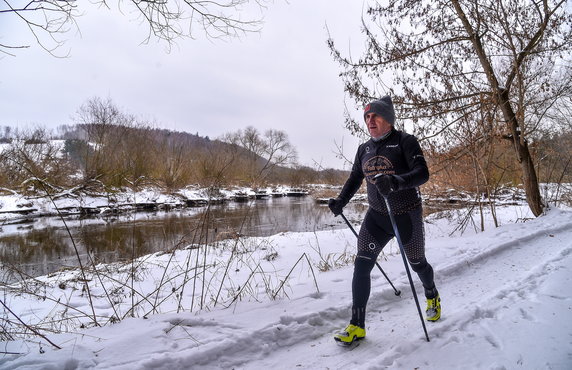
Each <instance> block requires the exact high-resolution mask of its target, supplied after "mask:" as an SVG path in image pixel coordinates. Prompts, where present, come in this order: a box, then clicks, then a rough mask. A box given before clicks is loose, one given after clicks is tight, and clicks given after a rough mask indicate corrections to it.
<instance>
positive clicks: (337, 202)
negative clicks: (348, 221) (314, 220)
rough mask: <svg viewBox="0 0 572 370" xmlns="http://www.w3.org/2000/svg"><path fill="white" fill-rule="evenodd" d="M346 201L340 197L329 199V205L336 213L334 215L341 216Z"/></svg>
mask: <svg viewBox="0 0 572 370" xmlns="http://www.w3.org/2000/svg"><path fill="white" fill-rule="evenodd" d="M344 206H345V204H344V202H343V200H341V199H340V198H336V199H333V198H330V199H329V200H328V207H330V211H332V213H333V214H334V216H339V215H341V214H342V211H343V210H344Z"/></svg>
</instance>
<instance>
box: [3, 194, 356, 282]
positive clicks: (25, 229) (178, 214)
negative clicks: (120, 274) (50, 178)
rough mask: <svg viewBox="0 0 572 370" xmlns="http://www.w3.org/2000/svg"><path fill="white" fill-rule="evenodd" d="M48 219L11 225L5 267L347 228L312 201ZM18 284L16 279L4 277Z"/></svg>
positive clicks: (26, 269) (34, 267)
mask: <svg viewBox="0 0 572 370" xmlns="http://www.w3.org/2000/svg"><path fill="white" fill-rule="evenodd" d="M365 210H366V206H364V205H360V204H353V203H352V204H350V205H348V207H346V209H345V211H344V212H345V214H346V215H347V216H348V218H349V219H350V220H359V219H360V218H361V216H362V215H363V213H364V212H365ZM65 222H66V224H67V225H68V227H69V229H70V232H71V234H72V235H73V240H74V241H75V247H74V242H72V238H70V237H69V235H68V232H67V230H66V229H65V227H64V224H63V222H62V221H61V220H59V219H57V218H42V219H37V220H33V221H31V222H30V223H28V224H25V225H5V226H3V227H2V235H1V236H0V258H1V260H2V264H3V265H4V266H11V267H12V269H17V270H20V271H22V272H23V273H24V274H25V275H31V276H40V275H45V274H48V273H50V272H53V271H56V270H59V269H61V268H63V267H75V266H77V265H78V261H77V257H76V252H75V248H77V253H78V254H79V255H80V258H81V260H82V262H83V263H86V262H87V259H88V253H89V256H91V257H92V258H93V259H94V261H95V262H96V263H98V262H106V263H109V262H115V261H128V260H130V259H132V258H134V257H138V256H141V255H145V254H149V253H153V252H158V251H168V250H171V249H172V248H174V247H177V246H185V245H188V244H191V243H205V242H212V241H215V240H221V239H225V238H231V237H233V236H235V235H237V233H238V234H240V235H246V236H269V235H273V234H276V233H280V232H285V231H297V232H298V231H314V230H326V229H333V228H341V227H346V225H345V223H344V222H343V220H342V219H341V218H340V217H336V218H334V217H333V216H332V214H331V213H330V211H329V210H328V208H327V206H326V205H323V204H316V203H315V202H314V200H313V199H312V198H311V197H302V198H291V197H284V198H270V199H265V200H253V201H250V202H246V203H228V204H223V205H214V206H210V207H202V208H187V209H182V210H174V211H170V212H153V213H133V214H128V215H120V216H117V215H116V216H109V217H97V218H90V219H79V218H66V220H65ZM1 279H2V280H6V279H9V280H12V279H14V277H13V276H12V277H4V278H1Z"/></svg>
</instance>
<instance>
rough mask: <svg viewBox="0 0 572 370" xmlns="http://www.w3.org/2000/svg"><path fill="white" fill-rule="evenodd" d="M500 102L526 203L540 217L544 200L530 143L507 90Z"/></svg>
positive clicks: (501, 94)
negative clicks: (521, 128) (518, 166)
mask: <svg viewBox="0 0 572 370" xmlns="http://www.w3.org/2000/svg"><path fill="white" fill-rule="evenodd" d="M499 100H500V106H501V110H502V113H503V116H504V119H505V121H506V123H507V126H508V129H509V130H510V133H511V140H512V143H513V148H514V151H515V154H516V159H517V160H518V162H519V163H520V167H521V169H522V185H523V186H524V193H525V194H526V202H527V203H528V206H529V207H530V210H531V211H532V213H533V214H534V216H536V217H538V216H540V215H541V214H542V209H543V204H542V198H541V197H540V189H539V186H538V177H537V176H536V169H535V168H534V163H533V161H532V156H531V155H530V151H529V150H528V142H527V141H526V139H525V138H523V137H522V136H521V130H520V126H519V124H518V119H517V117H516V115H515V113H514V110H513V109H512V106H511V105H510V101H509V99H508V91H507V90H506V89H504V90H501V92H500V94H499Z"/></svg>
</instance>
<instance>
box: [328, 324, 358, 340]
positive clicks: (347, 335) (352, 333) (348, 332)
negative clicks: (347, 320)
mask: <svg viewBox="0 0 572 370" xmlns="http://www.w3.org/2000/svg"><path fill="white" fill-rule="evenodd" d="M363 338H365V329H364V328H360V327H359V326H356V325H353V324H349V325H348V326H347V327H346V328H345V329H344V330H342V331H341V332H339V333H338V334H336V335H334V339H335V340H336V342H340V343H343V344H347V345H349V344H352V343H353V342H354V341H357V340H361V339H363Z"/></svg>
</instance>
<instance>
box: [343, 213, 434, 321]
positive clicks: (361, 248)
mask: <svg viewBox="0 0 572 370" xmlns="http://www.w3.org/2000/svg"><path fill="white" fill-rule="evenodd" d="M396 222H397V225H398V226H397V227H398V229H399V235H400V236H401V241H402V242H403V248H404V249H405V254H406V256H407V260H408V261H409V265H410V266H411V269H412V270H413V271H414V272H416V273H417V275H418V276H419V279H420V280H421V283H422V284H423V287H424V288H425V295H426V297H427V298H434V297H435V295H436V294H437V290H436V288H435V282H434V278H433V268H432V267H431V265H430V264H429V263H428V262H427V259H426V258H425V235H424V230H423V216H422V210H421V207H418V208H416V209H414V210H412V211H410V212H408V213H405V214H402V215H397V216H396ZM394 236H395V235H394V232H393V227H392V225H391V220H390V218H389V216H388V215H382V214H381V213H379V212H376V211H373V210H371V209H370V210H369V211H368V212H367V214H366V216H365V219H364V222H363V225H362V228H361V230H360V233H359V237H358V254H357V256H356V259H355V262H354V274H353V278H352V299H353V304H352V319H351V321H350V323H351V324H353V325H358V326H360V327H365V308H366V305H367V301H368V299H369V294H370V290H371V277H370V276H371V270H372V269H373V267H374V266H375V262H376V261H377V256H378V255H379V253H381V251H382V250H383V248H384V247H385V245H386V244H387V243H388V242H389V241H390V240H391V239H392V238H393V237H394Z"/></svg>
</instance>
